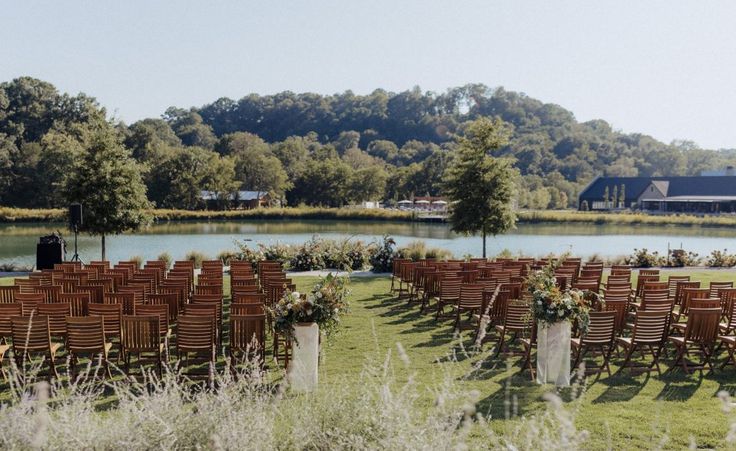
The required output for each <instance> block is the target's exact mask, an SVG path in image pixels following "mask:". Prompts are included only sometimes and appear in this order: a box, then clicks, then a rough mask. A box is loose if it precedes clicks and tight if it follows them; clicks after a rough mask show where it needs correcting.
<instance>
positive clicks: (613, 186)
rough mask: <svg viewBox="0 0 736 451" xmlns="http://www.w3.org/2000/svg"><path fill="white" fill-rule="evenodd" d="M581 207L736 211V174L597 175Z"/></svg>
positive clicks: (663, 211)
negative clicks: (673, 175) (675, 175)
mask: <svg viewBox="0 0 736 451" xmlns="http://www.w3.org/2000/svg"><path fill="white" fill-rule="evenodd" d="M578 208H579V209H580V210H594V211H603V210H616V209H632V210H643V211H648V212H661V213H703V214H704V213H736V176H734V175H718V176H691V177H598V178H596V179H595V180H593V181H592V182H591V183H590V184H589V185H588V186H587V187H586V188H585V189H584V190H583V191H582V192H581V193H580V196H579V198H578Z"/></svg>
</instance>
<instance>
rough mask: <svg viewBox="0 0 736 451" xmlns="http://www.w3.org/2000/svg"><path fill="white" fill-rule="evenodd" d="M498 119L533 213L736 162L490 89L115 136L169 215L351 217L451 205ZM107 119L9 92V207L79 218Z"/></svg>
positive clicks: (247, 102) (153, 122) (2, 133)
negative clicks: (454, 165)
mask: <svg viewBox="0 0 736 451" xmlns="http://www.w3.org/2000/svg"><path fill="white" fill-rule="evenodd" d="M488 117H498V118H500V120H502V121H504V122H505V123H507V124H510V126H511V129H510V133H509V134H508V141H507V142H505V143H503V144H500V145H498V146H496V147H494V148H492V149H490V154H491V155H492V156H493V157H496V158H508V159H509V160H511V161H513V162H514V164H515V167H516V168H518V169H519V172H520V177H518V178H516V179H515V181H514V183H515V184H516V190H517V195H516V196H515V199H514V200H515V202H516V203H517V205H518V206H519V207H520V208H531V209H563V208H570V207H576V206H577V205H576V202H577V198H578V194H579V192H580V191H581V189H582V188H583V187H584V186H585V185H586V184H587V183H588V182H589V181H590V180H591V179H592V178H593V177H594V176H595V175H597V174H603V175H608V176H617V175H618V176H657V175H694V174H698V173H700V171H702V170H705V169H716V168H722V167H725V166H727V165H734V164H736V152H732V151H720V152H715V151H710V150H704V149H700V148H698V147H697V146H696V145H694V144H693V143H691V142H687V141H679V142H677V141H676V142H673V143H671V144H669V145H668V144H664V143H661V142H659V141H656V140H655V139H653V138H651V137H649V136H646V135H641V134H630V135H627V134H623V133H621V132H617V131H614V130H613V129H612V128H611V126H610V125H609V124H608V123H606V122H604V121H602V120H595V121H589V122H584V123H579V122H577V121H576V120H575V118H574V116H573V114H572V113H571V112H569V111H567V110H565V109H563V108H562V107H559V106H557V105H552V104H544V103H542V102H540V101H538V100H536V99H533V98H530V97H528V96H526V95H524V94H520V93H515V92H511V91H506V90H505V89H503V88H496V89H489V88H488V87H486V86H483V85H478V84H471V85H466V86H461V87H456V88H451V89H449V90H447V91H446V92H443V93H434V92H422V91H421V90H420V89H419V88H414V89H412V90H409V91H404V92H397V93H389V92H386V91H383V90H376V91H374V92H372V93H370V94H368V95H364V96H360V95H355V94H354V93H352V92H350V91H347V92H345V93H341V94H335V95H331V96H321V95H315V94H296V93H292V92H282V93H278V94H275V95H268V96H260V95H255V94H251V95H248V96H246V97H244V98H242V99H240V100H238V101H234V100H231V99H227V98H222V99H218V100H217V101H216V102H213V103H211V104H209V105H205V106H203V107H201V108H188V109H186V108H176V107H172V108H169V109H168V110H166V112H165V113H164V114H163V116H162V119H153V118H149V119H143V120H141V121H138V122H135V123H133V124H131V125H130V126H126V125H125V124H122V123H119V124H116V126H115V128H116V131H117V132H118V133H119V134H120V135H121V137H122V139H123V143H124V145H125V146H126V148H128V149H129V150H130V151H131V152H132V156H133V158H134V159H135V160H136V161H137V162H138V163H139V164H140V165H139V170H140V171H141V174H142V176H143V180H144V182H145V184H146V187H147V190H148V196H149V199H150V200H151V201H153V202H155V204H156V205H157V206H158V207H166V208H181V209H195V208H205V203H204V202H202V200H201V199H200V198H199V194H200V192H201V191H202V190H210V191H215V192H216V193H218V196H219V199H218V202H216V205H215V207H216V208H219V209H225V208H231V207H232V204H231V203H230V202H228V200H227V199H228V197H229V194H230V193H231V192H232V191H234V190H236V189H237V188H240V189H245V190H252V191H264V192H269V193H271V195H272V196H273V197H274V198H276V199H279V200H283V199H286V200H287V201H288V202H289V203H290V204H291V205H299V204H301V203H304V204H306V205H314V206H316V205H324V206H343V205H348V204H351V203H358V202H361V201H363V200H375V199H382V200H384V201H389V202H395V201H398V200H401V199H403V198H411V197H412V196H424V195H442V194H443V184H442V180H443V175H444V174H445V172H446V170H447V168H448V167H449V166H450V165H451V160H452V158H453V155H454V153H455V152H454V150H455V148H456V147H458V143H457V142H455V140H454V139H453V138H454V137H455V136H457V135H463V134H467V130H468V129H469V127H470V125H469V124H472V123H473V122H474V121H476V120H478V119H483V118H488ZM105 120H106V112H105V110H104V109H103V108H101V107H100V106H99V105H98V104H97V103H96V101H95V100H94V99H92V98H90V97H87V96H85V95H84V94H78V95H76V96H71V95H68V94H62V93H59V92H58V91H57V89H56V88H55V87H54V86H53V85H51V84H50V83H47V82H44V81H41V80H36V79H33V78H30V77H20V78H17V79H15V80H12V81H9V82H5V83H0V203H2V204H3V205H8V206H16V207H26V208H28V207H32V208H54V207H55V208H60V207H65V206H66V205H65V204H66V198H65V197H64V196H63V191H62V190H59V189H58V188H59V187H61V186H65V185H67V182H68V181H67V179H68V177H69V175H70V174H72V173H73V168H74V167H75V166H76V165H77V164H78V160H79V159H80V158H81V155H82V153H83V150H84V146H83V145H82V144H83V143H86V142H87V139H88V137H87V136H86V134H87V132H86V130H87V129H89V128H90V124H97V123H99V122H104V121H105ZM213 150H214V151H216V152H211V151H213ZM30 191H33V192H34V196H28V195H27V193H28V192H30ZM625 192H626V190H625V186H615V187H614V186H611V187H609V192H608V194H607V195H606V201H607V202H613V203H615V202H617V201H618V202H620V201H621V199H623V198H624V197H625Z"/></svg>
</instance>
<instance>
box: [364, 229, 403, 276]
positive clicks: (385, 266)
mask: <svg viewBox="0 0 736 451" xmlns="http://www.w3.org/2000/svg"><path fill="white" fill-rule="evenodd" d="M396 255H397V253H396V241H394V239H393V238H391V237H390V236H388V235H384V236H383V239H382V240H381V241H379V242H378V243H375V244H374V246H372V248H371V255H370V264H371V271H373V272H376V273H382V272H391V270H392V269H393V261H394V258H395V257H396Z"/></svg>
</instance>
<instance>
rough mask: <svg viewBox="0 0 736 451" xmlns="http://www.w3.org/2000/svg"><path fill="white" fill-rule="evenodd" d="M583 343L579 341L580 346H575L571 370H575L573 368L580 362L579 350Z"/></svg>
mask: <svg viewBox="0 0 736 451" xmlns="http://www.w3.org/2000/svg"><path fill="white" fill-rule="evenodd" d="M582 348H583V344H582V343H580V346H579V347H577V348H575V358H574V359H573V363H572V370H573V371H575V368H577V367H578V364H579V363H580V352H581V351H582Z"/></svg>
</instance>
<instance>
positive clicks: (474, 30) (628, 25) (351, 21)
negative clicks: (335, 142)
mask: <svg viewBox="0 0 736 451" xmlns="http://www.w3.org/2000/svg"><path fill="white" fill-rule="evenodd" d="M734 24H736V2H734V1H732V0H723V1H721V0H709V1H707V2H703V1H680V0H669V1H654V0H646V1H642V0H636V1H630V0H616V1H609V0H595V1H590V0H586V1H563V0H560V1H557V0H551V1H549V0H548V1H544V0H535V1H527V0H505V1H500V0H485V1H483V0H467V1H465V0H444V1H439V0H423V1H415V0H370V1H369V0H366V1H357V0H342V1H308V0H302V1H286V0H283V1H279V0H271V1H261V2H255V1H225V0H222V1H199V2H194V1H190V2H188V1H156V0H149V1H136V0H126V1H124V2H112V1H91V0H90V1H71V0H67V1H58V0H57V1H11V0H0V81H8V80H11V79H13V78H16V77H18V76H22V75H29V76H33V77H37V78H40V79H43V80H46V81H49V82H51V83H53V84H54V85H55V86H56V87H57V88H58V89H59V90H60V91H63V92H69V93H72V94H76V93H78V92H84V93H86V94H89V95H91V96H94V97H96V98H97V99H98V101H99V102H100V103H101V104H102V105H103V106H105V107H106V108H107V109H108V112H110V113H111V114H114V116H115V117H116V118H118V119H122V120H124V121H125V122H127V123H132V122H134V121H136V120H138V119H142V118H145V117H159V116H160V115H161V114H162V113H163V112H164V111H165V110H166V108H168V107H169V106H178V107H190V106H201V105H204V104H207V103H210V102H213V101H215V100H216V99H218V98H220V97H230V98H233V99H238V98H240V97H243V96H245V95H247V94H249V93H259V94H273V93H276V92H280V91H284V90H290V91H294V92H317V93H321V94H334V93H337V92H343V91H345V90H348V89H349V90H352V91H353V92H355V93H358V94H367V93H370V92H371V91H373V90H374V89H376V88H383V89H386V90H389V91H394V92H397V91H403V90H406V89H410V88H412V87H414V86H420V87H421V88H422V89H423V90H425V91H435V92H443V91H445V90H446V89H447V88H450V87H455V86H461V85H465V84H467V83H483V84H485V85H487V86H490V87H498V86H503V87H504V88H506V89H508V90H513V91H519V92H523V93H526V94H527V95H529V96H531V97H534V98H538V99H540V100H542V101H544V102H550V103H556V104H559V105H561V106H563V107H565V108H567V109H568V110H570V111H572V112H573V113H574V114H575V117H576V118H577V119H578V120H580V121H586V120H590V119H604V120H607V121H608V122H610V123H611V124H612V126H613V127H614V128H615V129H618V130H621V131H624V132H627V133H633V132H641V133H646V134H649V135H652V136H654V137H655V138H657V139H660V140H662V141H664V142H670V141H672V140H674V139H684V140H692V141H695V142H696V143H697V144H698V145H700V146H701V147H704V148H711V149H716V148H736V126H734V116H733V112H734V110H735V107H736V26H734Z"/></svg>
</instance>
